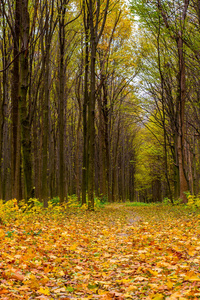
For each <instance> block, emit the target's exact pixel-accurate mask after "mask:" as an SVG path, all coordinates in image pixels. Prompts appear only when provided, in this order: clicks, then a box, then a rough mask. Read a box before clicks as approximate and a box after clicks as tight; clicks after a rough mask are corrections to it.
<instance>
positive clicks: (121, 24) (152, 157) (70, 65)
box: [0, 0, 200, 209]
mask: <svg viewBox="0 0 200 300" xmlns="http://www.w3.org/2000/svg"><path fill="white" fill-rule="evenodd" d="M199 28H200V2H199V1H198V0H195V1H189V0H184V1H176V0H175V1H171V0H169V1H167V0H165V1H164V0H163V1H161V0H155V1H153V0H152V1H145V0H140V1H136V0H132V1H131V2H125V1H123V0H120V1H114V0H105V1H99V0H96V1H94V0H87V1H86V0H83V1H76V0H75V1H73V0H49V1H43V0H15V1H14V0H1V3H0V122H1V124H0V162H1V163H0V199H4V200H9V199H14V198H16V199H18V200H21V199H26V200H27V199H30V198H37V199H39V201H40V202H42V203H43V205H44V207H47V206H48V200H49V199H54V198H59V200H60V203H63V202H65V201H67V200H68V197H70V196H72V195H75V196H76V197H77V199H78V201H79V202H80V203H82V204H83V205H84V204H85V203H86V202H87V205H88V208H89V209H93V208H94V202H95V200H94V199H95V197H97V198H99V199H101V200H102V201H103V202H106V201H107V202H115V201H122V202H124V201H138V202H161V201H163V199H167V200H168V201H171V202H172V203H173V202H174V201H176V200H177V199H181V201H182V202H184V203H186V202H187V201H188V200H187V196H188V195H189V194H192V195H198V193H199V184H200V182H199V181H200V175H199V174H200V172H199V162H200V147H199V132H200V127H199V126H200V120H199V118H200V105H199V103H200V102H199V95H200V90H199V64H200V52H199V40H200V35H199Z"/></svg>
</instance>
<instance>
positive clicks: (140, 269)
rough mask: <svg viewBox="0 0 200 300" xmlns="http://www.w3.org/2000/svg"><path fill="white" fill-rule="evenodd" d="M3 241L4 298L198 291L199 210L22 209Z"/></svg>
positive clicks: (115, 299) (110, 298)
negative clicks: (195, 212)
mask: <svg viewBox="0 0 200 300" xmlns="http://www.w3.org/2000/svg"><path fill="white" fill-rule="evenodd" d="M166 210H168V211H167V212H166ZM191 218H192V219H191ZM130 220H131V222H130ZM134 220H136V221H134ZM133 224H134V226H133ZM0 248H1V251H0V261H1V262H0V298H1V299H41V300H52V299H63V300H64V299H67V300H69V299H70V300H72V299H82V300H83V299H93V300H96V299H100V300H126V299H132V300H134V299H139V300H140V299H145V300H153V299H154V300H162V299H166V300H175V299H177V300H181V299H182V300H185V299H199V298H200V292H199V290H200V272H199V261H200V232H199V217H198V215H192V217H190V218H189V219H188V215H187V212H184V211H178V212H177V211H174V210H172V209H170V208H168V207H166V206H165V207H163V206H150V207H145V208H143V207H134V208H132V209H131V208H129V209H128V210H127V207H126V206H125V205H119V206H115V205H109V207H108V208H104V209H102V210H101V211H97V212H93V213H88V212H87V211H82V210H81V211H78V210H77V211H75V212H74V213H73V215H69V216H68V215H67V212H64V213H60V212H59V214H58V215H55V214H54V215H51V214H50V213H49V214H46V215H44V216H41V215H40V214H37V215H31V216H28V217H26V216H24V217H23V219H21V220H20V219H18V220H17V221H16V223H13V224H8V223H7V224H6V225H4V226H2V227H1V230H0Z"/></svg>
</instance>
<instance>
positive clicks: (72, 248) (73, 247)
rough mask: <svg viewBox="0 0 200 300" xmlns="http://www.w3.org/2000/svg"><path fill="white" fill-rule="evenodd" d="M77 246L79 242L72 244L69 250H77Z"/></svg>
mask: <svg viewBox="0 0 200 300" xmlns="http://www.w3.org/2000/svg"><path fill="white" fill-rule="evenodd" d="M76 248H77V244H73V245H72V246H70V247H69V250H72V251H74V250H76Z"/></svg>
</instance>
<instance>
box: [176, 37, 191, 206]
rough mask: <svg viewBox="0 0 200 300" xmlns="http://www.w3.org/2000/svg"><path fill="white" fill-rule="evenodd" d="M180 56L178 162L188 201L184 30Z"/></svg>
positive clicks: (181, 185) (180, 44)
mask: <svg viewBox="0 0 200 300" xmlns="http://www.w3.org/2000/svg"><path fill="white" fill-rule="evenodd" d="M177 47H178V56H179V119H178V120H179V132H178V162H179V178H180V198H181V199H182V201H183V203H187V197H186V194H185V192H187V191H188V182H187V178H186V168H185V98H186V75H185V59H184V54H183V40H182V32H179V37H178V40H177Z"/></svg>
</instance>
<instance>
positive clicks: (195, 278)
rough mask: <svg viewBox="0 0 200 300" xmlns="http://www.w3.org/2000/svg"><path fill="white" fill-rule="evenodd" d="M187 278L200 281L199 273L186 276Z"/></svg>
mask: <svg viewBox="0 0 200 300" xmlns="http://www.w3.org/2000/svg"><path fill="white" fill-rule="evenodd" d="M185 280H188V281H192V282H194V281H200V278H199V277H198V276H197V275H193V276H186V277H185Z"/></svg>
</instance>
